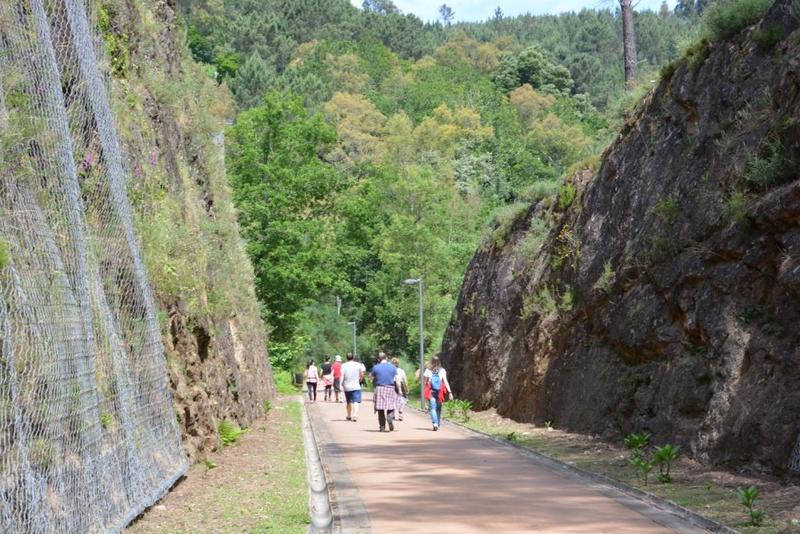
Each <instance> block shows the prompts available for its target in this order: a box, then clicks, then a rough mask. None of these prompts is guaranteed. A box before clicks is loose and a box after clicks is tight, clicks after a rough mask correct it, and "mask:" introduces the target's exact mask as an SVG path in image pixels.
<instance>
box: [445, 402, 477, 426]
mask: <svg viewBox="0 0 800 534" xmlns="http://www.w3.org/2000/svg"><path fill="white" fill-rule="evenodd" d="M444 408H445V413H446V414H447V418H448V419H456V418H459V419H461V420H462V421H463V422H465V423H466V422H467V421H469V411H470V409H471V408H472V403H471V402H470V401H468V400H464V399H453V400H450V401H447V402H446V403H445V404H444Z"/></svg>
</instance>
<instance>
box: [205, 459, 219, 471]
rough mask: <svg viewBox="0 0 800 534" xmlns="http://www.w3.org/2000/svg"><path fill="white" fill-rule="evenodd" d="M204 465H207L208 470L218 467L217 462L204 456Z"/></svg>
mask: <svg viewBox="0 0 800 534" xmlns="http://www.w3.org/2000/svg"><path fill="white" fill-rule="evenodd" d="M203 465H204V466H205V467H206V471H210V470H212V469H214V468H215V467H217V464H216V463H215V462H214V461H213V460H211V459H209V458H203Z"/></svg>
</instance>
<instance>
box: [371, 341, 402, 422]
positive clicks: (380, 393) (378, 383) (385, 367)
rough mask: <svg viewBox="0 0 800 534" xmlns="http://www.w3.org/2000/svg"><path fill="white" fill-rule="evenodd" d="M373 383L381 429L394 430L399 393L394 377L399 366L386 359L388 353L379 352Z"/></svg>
mask: <svg viewBox="0 0 800 534" xmlns="http://www.w3.org/2000/svg"><path fill="white" fill-rule="evenodd" d="M370 374H371V375H372V383H373V384H374V385H375V411H376V412H378V426H379V428H380V431H381V432H383V431H384V430H386V425H387V423H388V425H389V432H391V431H393V430H394V409H395V407H396V406H397V393H396V392H395V389H394V387H395V386H394V378H395V375H397V367H395V366H394V365H392V364H391V363H389V362H387V361H386V353H384V352H380V353H378V363H377V364H376V365H375V366H374V367H373V368H372V372H371V373H370Z"/></svg>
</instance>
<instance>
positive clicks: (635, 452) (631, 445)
mask: <svg viewBox="0 0 800 534" xmlns="http://www.w3.org/2000/svg"><path fill="white" fill-rule="evenodd" d="M624 443H625V448H626V449H628V450H630V451H631V460H633V459H634V458H641V457H642V456H643V455H644V449H645V447H647V445H648V444H649V443H650V434H648V433H647V432H640V433H638V434H631V435H629V436H628V437H627V438H625V441H624Z"/></svg>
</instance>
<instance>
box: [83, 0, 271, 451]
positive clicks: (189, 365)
mask: <svg viewBox="0 0 800 534" xmlns="http://www.w3.org/2000/svg"><path fill="white" fill-rule="evenodd" d="M92 7H93V10H94V11H95V13H96V17H97V23H98V26H99V28H100V30H101V33H102V35H101V37H102V39H103V46H104V47H105V50H106V56H107V59H108V61H109V64H108V66H107V70H108V71H109V72H110V73H111V80H110V89H111V91H112V101H113V105H114V106H115V109H114V112H115V120H116V123H117V126H118V129H119V132H120V137H121V139H122V142H123V149H124V152H125V154H126V157H127V166H128V168H129V175H130V176H131V183H130V186H129V195H130V197H131V199H132V201H133V204H134V208H135V211H136V214H135V215H136V223H137V231H138V234H139V237H140V239H141V245H142V251H143V256H144V259H145V262H146V266H147V270H148V276H149V279H150V282H151V285H152V286H153V289H154V291H155V294H156V299H157V302H158V305H159V310H160V311H159V319H160V324H161V327H162V334H163V338H164V344H165V346H166V349H167V365H168V369H169V377H170V383H171V386H172V389H173V399H174V403H175V416H176V418H177V420H178V422H179V424H180V426H181V429H182V433H183V442H184V446H185V448H186V452H187V454H188V455H189V456H190V457H191V458H195V459H196V458H198V457H202V456H203V455H204V454H205V453H206V452H208V451H210V450H213V449H215V448H217V447H219V446H220V441H219V437H218V435H217V425H218V423H219V421H221V420H223V419H228V420H231V421H236V422H238V423H239V424H240V425H242V426H249V425H250V423H251V422H252V421H253V420H254V419H255V418H257V417H259V416H260V415H262V414H263V410H264V403H265V401H267V400H268V399H270V398H272V396H273V394H274V385H273V380H272V372H271V369H270V366H269V361H268V359H267V353H266V339H265V333H266V329H265V326H264V324H263V322H262V321H261V319H260V316H259V307H258V304H257V302H256V299H255V294H254V289H253V287H254V283H253V272H252V267H251V266H250V262H249V259H248V258H247V256H246V254H245V252H244V247H243V244H242V241H241V238H240V237H239V233H238V226H237V221H236V213H235V211H234V208H233V204H232V200H231V198H230V192H229V190H228V185H227V180H226V178H225V168H224V155H223V152H224V135H223V132H224V128H225V120H226V119H227V118H228V117H230V116H232V111H231V104H230V95H229V94H228V92H227V90H226V89H225V88H224V86H222V87H221V86H218V85H217V84H216V83H215V81H214V80H213V79H212V77H211V76H210V75H209V73H206V72H203V69H202V68H201V67H200V66H199V65H197V64H195V63H194V62H193V61H192V60H191V58H190V55H189V52H188V50H187V49H186V45H185V42H186V38H185V34H184V33H185V30H184V27H183V23H182V22H181V21H180V19H179V18H178V16H177V15H176V6H175V2H172V1H169V0H168V1H164V0H99V1H96V2H92Z"/></svg>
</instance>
